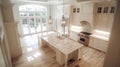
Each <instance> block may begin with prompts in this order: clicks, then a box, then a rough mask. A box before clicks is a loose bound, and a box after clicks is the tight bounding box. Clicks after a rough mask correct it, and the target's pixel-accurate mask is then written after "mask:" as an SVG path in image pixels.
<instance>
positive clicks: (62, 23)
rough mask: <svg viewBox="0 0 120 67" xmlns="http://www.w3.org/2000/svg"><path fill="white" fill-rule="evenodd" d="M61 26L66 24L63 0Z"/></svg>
mask: <svg viewBox="0 0 120 67" xmlns="http://www.w3.org/2000/svg"><path fill="white" fill-rule="evenodd" d="M61 25H62V26H65V25H66V21H65V17H64V0H63V16H62V22H61Z"/></svg>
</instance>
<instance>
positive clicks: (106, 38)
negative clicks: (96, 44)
mask: <svg viewBox="0 0 120 67" xmlns="http://www.w3.org/2000/svg"><path fill="white" fill-rule="evenodd" d="M90 36H91V37H95V38H98V39H102V40H105V41H109V37H106V36H102V35H97V34H92V35H90Z"/></svg>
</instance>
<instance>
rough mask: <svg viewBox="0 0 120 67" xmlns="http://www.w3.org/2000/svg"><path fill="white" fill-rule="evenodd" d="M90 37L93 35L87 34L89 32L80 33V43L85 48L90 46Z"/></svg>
mask: <svg viewBox="0 0 120 67" xmlns="http://www.w3.org/2000/svg"><path fill="white" fill-rule="evenodd" d="M89 35H91V33H87V32H80V33H79V36H80V38H79V40H78V41H79V42H80V43H82V44H83V45H85V46H88V44H89Z"/></svg>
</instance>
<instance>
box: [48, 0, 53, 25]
mask: <svg viewBox="0 0 120 67" xmlns="http://www.w3.org/2000/svg"><path fill="white" fill-rule="evenodd" d="M48 22H49V24H52V17H51V6H50V0H49V19H48Z"/></svg>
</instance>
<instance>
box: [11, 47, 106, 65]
mask: <svg viewBox="0 0 120 67" xmlns="http://www.w3.org/2000/svg"><path fill="white" fill-rule="evenodd" d="M32 47H33V46H32ZM38 47H39V46H38ZM25 48H26V49H28V46H26V47H24V49H25ZM23 52H24V53H23V55H22V56H21V57H19V58H17V59H14V60H13V67H63V66H60V65H59V64H58V63H57V62H56V60H55V52H54V51H52V50H51V49H50V48H49V47H44V48H43V47H39V48H34V49H32V48H30V46H29V49H28V50H26V51H24V50H23ZM82 52H83V57H82V59H81V60H80V61H77V62H74V63H72V64H70V65H69V66H68V67H102V65H103V61H104V57H105V54H104V53H102V52H99V51H97V50H94V49H92V48H89V47H85V46H84V47H82Z"/></svg>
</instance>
